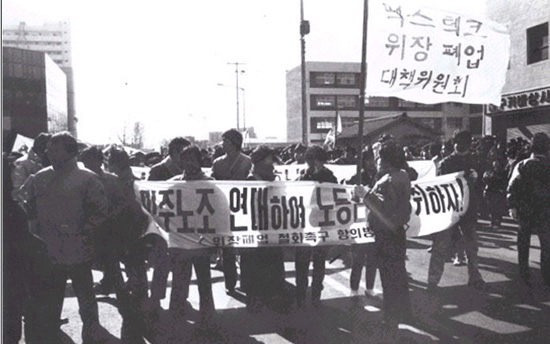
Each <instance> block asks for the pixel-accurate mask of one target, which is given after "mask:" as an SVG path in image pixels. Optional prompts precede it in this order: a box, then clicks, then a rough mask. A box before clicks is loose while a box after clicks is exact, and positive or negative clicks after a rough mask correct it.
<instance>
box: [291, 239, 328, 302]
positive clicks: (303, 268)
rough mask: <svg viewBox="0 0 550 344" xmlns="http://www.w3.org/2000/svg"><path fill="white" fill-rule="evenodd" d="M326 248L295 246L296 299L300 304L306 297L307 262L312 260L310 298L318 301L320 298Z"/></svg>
mask: <svg viewBox="0 0 550 344" xmlns="http://www.w3.org/2000/svg"><path fill="white" fill-rule="evenodd" d="M328 250H329V249H328V248H327V247H298V248H296V255H295V269H296V301H297V302H298V304H302V303H303V301H304V300H305V298H306V292H307V286H308V271H309V263H310V262H311V261H312V260H313V278H312V281H311V298H312V299H313V300H314V301H319V300H320V299H321V291H322V290H323V280H324V279H325V261H326V259H327V254H328Z"/></svg>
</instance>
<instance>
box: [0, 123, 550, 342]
mask: <svg viewBox="0 0 550 344" xmlns="http://www.w3.org/2000/svg"><path fill="white" fill-rule="evenodd" d="M222 138H223V143H222V145H220V146H216V147H214V148H211V149H200V148H199V147H197V146H195V145H192V144H191V143H190V142H189V141H187V140H186V139H184V138H182V137H177V138H174V139H172V140H171V141H170V143H169V145H168V147H167V152H166V155H165V156H163V155H161V154H159V153H154V154H147V155H146V154H138V155H133V156H130V155H129V154H128V153H127V152H126V151H125V150H124V149H122V148H121V147H116V146H110V147H108V149H101V148H98V147H94V146H87V147H81V146H80V145H79V144H78V143H77V141H76V140H75V138H73V137H72V136H71V135H70V134H68V133H66V132H61V133H56V134H53V135H50V134H46V133H43V134H40V135H38V136H37V137H36V138H35V140H34V144H33V146H32V147H31V148H30V149H29V150H28V152H27V153H26V154H14V153H11V154H6V153H5V154H4V156H3V158H4V161H3V166H4V180H3V192H4V193H3V204H4V217H3V225H4V226H3V227H4V257H5V258H4V263H5V265H4V266H5V270H4V271H5V272H4V293H5V296H6V297H5V299H4V300H5V304H4V319H5V320H4V329H5V332H6V333H7V334H8V336H9V337H5V338H4V339H6V338H10V339H7V341H6V342H9V343H17V342H18V340H19V339H20V338H21V336H22V334H23V332H24V336H25V340H26V342H27V343H31V344H33V343H39V344H40V343H58V342H59V338H58V337H57V336H58V333H59V329H60V326H61V325H62V324H63V321H65V320H64V319H62V317H61V311H62V308H63V300H64V297H65V287H66V283H67V280H68V279H71V280H72V287H73V290H74V293H75V294H76V297H77V299H78V305H79V313H80V317H81V320H82V323H83V328H82V340H83V342H84V343H93V342H94V338H95V337H94V336H95V335H96V333H97V331H98V329H99V328H100V327H101V325H100V323H99V314H98V304H97V299H96V295H110V294H115V295H116V300H117V307H118V310H119V312H120V314H121V316H122V319H123V323H122V330H121V336H122V342H124V343H132V344H134V343H137V344H139V343H145V341H144V338H145V336H146V333H145V332H146V329H147V328H148V324H149V323H150V322H154V321H156V320H157V319H156V318H155V316H154V314H155V310H158V309H160V308H161V300H163V299H165V298H166V297H169V310H170V312H171V313H170V314H171V316H173V317H174V318H185V316H186V314H187V312H188V311H189V308H190V307H191V304H190V303H189V302H188V297H189V290H190V285H191V279H192V275H193V269H194V271H195V275H196V285H197V286H198V291H199V296H200V307H199V310H198V311H199V313H200V321H199V324H198V325H199V326H200V327H202V328H205V329H209V328H212V327H213V326H215V325H216V324H215V323H216V318H215V315H216V300H215V299H214V296H213V293H212V278H211V270H212V269H218V270H220V271H222V272H223V274H224V277H225V289H226V293H227V294H228V295H230V296H234V297H243V296H244V298H245V300H246V308H247V310H248V311H249V312H252V313H254V312H259V311H261V309H262V307H269V308H271V309H274V310H276V311H277V312H279V313H281V314H283V315H284V314H289V313H293V312H303V311H305V310H309V309H311V308H313V309H315V307H320V306H321V304H322V301H321V300H322V298H321V294H322V291H323V279H324V277H325V264H326V261H327V260H328V259H330V258H331V257H330V255H329V250H330V248H331V247H330V246H328V245H318V246H297V247H293V248H287V247H277V246H268V247H262V248H248V247H247V248H235V247H227V246H224V247H215V246H205V247H204V248H202V249H184V248H181V247H169V245H168V244H167V242H166V240H165V239H163V238H162V237H160V236H158V235H154V234H148V235H145V233H146V231H147V227H148V224H149V222H148V221H149V217H148V216H147V214H145V213H144V209H143V207H142V205H141V201H140V200H139V199H138V198H137V197H136V193H135V192H134V184H135V183H136V182H138V181H139V180H140V179H142V178H140V177H141V176H137V177H136V175H135V173H134V172H133V171H132V167H133V166H141V167H144V166H148V167H150V170H149V173H148V176H147V177H146V178H147V180H149V181H184V182H186V183H193V182H197V181H202V182H208V181H212V180H222V181H250V182H252V181H266V182H272V181H277V180H281V176H280V175H279V174H277V173H276V171H275V168H274V166H275V165H284V164H288V165H290V164H306V168H304V169H303V170H302V171H301V172H300V175H299V177H298V181H313V182H318V183H335V184H348V185H352V186H354V188H353V197H354V200H355V202H358V203H364V205H365V206H366V207H367V208H368V209H369V210H370V212H369V215H368V219H367V220H368V224H369V227H370V229H371V230H372V232H373V233H374V236H375V241H374V242H373V243H367V244H363V243H359V244H352V245H351V246H349V253H350V257H351V264H350V265H351V277H350V281H349V287H350V290H351V292H352V293H355V294H357V293H358V292H357V291H358V289H359V285H360V284H361V280H362V274H363V271H362V270H363V267H366V273H365V277H366V282H365V283H366V291H365V294H366V296H367V297H372V296H375V295H377V293H383V295H384V298H383V312H384V321H383V323H382V324H380V326H383V327H384V328H386V329H387V331H388V333H392V331H396V330H397V326H398V324H400V323H409V322H413V321H414V320H413V314H412V307H411V299H410V296H409V289H408V278H407V270H406V266H405V261H406V256H407V252H406V251H407V246H406V242H407V238H406V235H405V231H404V230H403V227H404V226H405V225H406V224H407V222H408V221H409V218H410V214H411V210H412V208H411V201H410V200H411V192H412V191H411V181H414V180H415V179H417V178H418V173H417V171H415V170H414V168H412V167H410V166H409V161H413V160H429V161H432V162H433V163H434V164H435V166H436V169H437V174H438V175H445V174H449V173H454V172H461V171H462V172H464V176H465V178H466V180H467V182H468V187H469V189H470V195H471V196H470V204H469V208H468V210H467V212H466V213H465V214H464V215H463V216H462V217H461V219H460V220H459V222H458V223H457V224H456V225H455V226H453V227H452V228H450V229H448V230H444V231H441V232H438V233H435V234H432V235H431V239H432V246H431V247H430V249H429V250H428V251H429V252H426V255H431V256H430V263H429V267H428V279H427V290H426V292H427V293H435V294H436V293H438V284H439V282H440V280H441V277H442V274H443V272H444V263H445V261H446V260H448V259H453V264H454V265H467V266H468V276H469V280H468V281H467V284H468V285H469V286H470V287H471V288H474V289H476V290H479V291H483V290H484V288H485V282H484V280H483V278H482V276H481V274H480V272H479V266H478V259H477V254H478V243H477V237H476V224H477V220H478V217H483V218H486V219H489V220H490V223H491V226H493V227H495V228H496V227H498V226H500V223H501V221H502V218H503V217H504V216H508V214H510V216H511V217H512V218H513V219H516V220H517V221H518V223H519V231H518V238H517V240H518V269H517V273H518V280H520V281H521V282H522V283H526V284H529V283H530V280H531V278H530V275H529V267H528V258H529V245H530V237H531V235H532V234H533V235H534V234H536V235H538V237H539V239H540V245H541V272H542V276H543V282H544V283H545V287H548V288H550V222H549V221H548V217H549V216H550V160H549V159H550V138H549V137H548V135H547V134H545V133H537V134H535V135H534V137H533V138H532V140H531V141H530V142H529V141H526V140H524V139H514V140H511V141H509V142H502V141H500V140H498V139H497V138H495V137H489V136H488V137H482V138H476V139H473V138H472V136H471V135H470V133H469V132H467V131H460V132H456V133H455V135H454V137H453V138H452V139H451V140H449V141H446V142H433V143H431V144H428V145H424V146H418V147H415V146H407V147H402V146H401V145H400V144H399V143H398V142H397V140H395V139H394V138H393V137H391V136H390V135H382V136H381V137H380V139H379V140H378V142H376V143H375V144H373V145H369V146H367V147H364V148H362V149H360V150H357V149H355V148H353V147H345V148H335V149H333V150H330V151H327V149H325V148H324V147H322V146H318V145H311V146H305V145H303V144H296V145H289V146H287V147H285V148H282V149H272V148H270V147H267V146H265V145H262V146H258V147H256V148H255V149H253V150H251V151H250V150H246V149H243V136H242V134H241V133H240V132H239V131H237V130H234V129H231V130H228V131H226V132H225V133H224V134H223V136H222ZM359 157H361V160H362V166H361V173H360V174H356V175H353V176H349V178H346V179H343V180H338V179H337V177H336V176H335V175H334V173H333V172H332V171H331V170H330V169H329V168H327V166H326V164H329V163H330V164H337V165H356V164H357V163H358V158H359ZM204 168H211V170H210V171H211V173H205V172H204ZM144 178H145V176H143V179H144ZM384 209H392V212H391V214H389V213H388V212H385V211H384ZM289 252H290V254H291V255H292V259H293V260H294V264H295V271H296V283H295V284H296V285H295V286H294V285H291V284H290V283H288V282H287V281H286V280H285V277H287V276H286V275H285V265H284V263H285V260H286V261H288V260H289V258H288V257H289ZM310 263H312V264H310ZM310 266H311V267H310ZM92 269H94V270H101V271H102V272H103V277H102V279H101V281H100V282H99V283H96V284H94V281H93V278H92ZM149 269H153V271H154V273H153V277H152V281H151V282H150V281H148V278H147V271H148V270H149ZM310 269H311V273H312V281H311V282H309V281H308V276H309V274H310ZM377 270H378V271H379V276H380V278H381V285H382V289H383V290H382V291H377V290H375V288H374V283H375V276H376V272H377ZM170 273H171V274H172V279H171V281H172V282H171V283H172V284H171V292H170V293H169V295H167V294H168V293H167V290H168V279H169V275H170ZM309 285H310V286H311V290H310V291H309V290H308V286H309ZM308 296H310V298H309V297H308ZM310 307H311V308H310ZM152 314H153V315H152ZM22 319H24V321H22ZM69 321H70V319H69ZM23 325H24V326H23Z"/></svg>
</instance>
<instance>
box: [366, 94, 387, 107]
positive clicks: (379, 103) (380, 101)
mask: <svg viewBox="0 0 550 344" xmlns="http://www.w3.org/2000/svg"><path fill="white" fill-rule="evenodd" d="M365 106H366V107H369V108H387V107H389V106H390V99H389V98H385V97H368V98H367V101H366V102H365Z"/></svg>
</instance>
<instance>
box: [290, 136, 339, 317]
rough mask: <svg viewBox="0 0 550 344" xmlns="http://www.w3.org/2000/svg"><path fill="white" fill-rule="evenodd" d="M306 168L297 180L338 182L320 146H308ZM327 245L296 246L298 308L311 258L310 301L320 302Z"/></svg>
mask: <svg viewBox="0 0 550 344" xmlns="http://www.w3.org/2000/svg"><path fill="white" fill-rule="evenodd" d="M305 159H306V163H307V165H308V168H307V169H306V170H304V171H302V174H301V175H300V177H298V180H303V181H306V180H309V181H316V182H325V183H338V181H337V179H336V177H335V176H334V174H333V173H332V171H331V170H329V169H328V168H326V167H325V163H326V161H327V153H326V152H325V151H324V150H323V148H322V147H320V146H310V147H308V149H307V151H306V156H305ZM328 251H329V248H328V247H323V246H320V247H297V248H296V255H295V266H296V304H297V307H298V308H303V307H304V306H305V299H306V292H307V287H308V271H309V263H310V262H311V261H312V260H313V278H312V282H311V290H312V292H311V302H312V304H313V306H319V305H320V304H321V291H322V290H323V280H324V278H325V261H326V258H327V254H328Z"/></svg>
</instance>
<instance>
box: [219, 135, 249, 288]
mask: <svg viewBox="0 0 550 344" xmlns="http://www.w3.org/2000/svg"><path fill="white" fill-rule="evenodd" d="M222 140H223V146H222V149H223V151H224V153H225V154H224V155H222V156H220V157H218V158H216V160H214V162H213V163H212V177H213V178H214V179H216V180H246V178H247V177H248V174H249V173H250V169H251V168H252V161H251V160H250V157H249V156H247V155H245V154H243V153H242V152H241V150H242V145H243V135H242V134H241V133H240V132H239V131H238V130H235V129H230V130H228V131H226V132H224V133H223V134H222ZM236 254H237V252H236V250H235V249H233V248H223V250H222V255H223V274H224V277H225V290H226V292H227V293H228V294H232V293H234V292H235V286H236V285H237V262H236Z"/></svg>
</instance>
